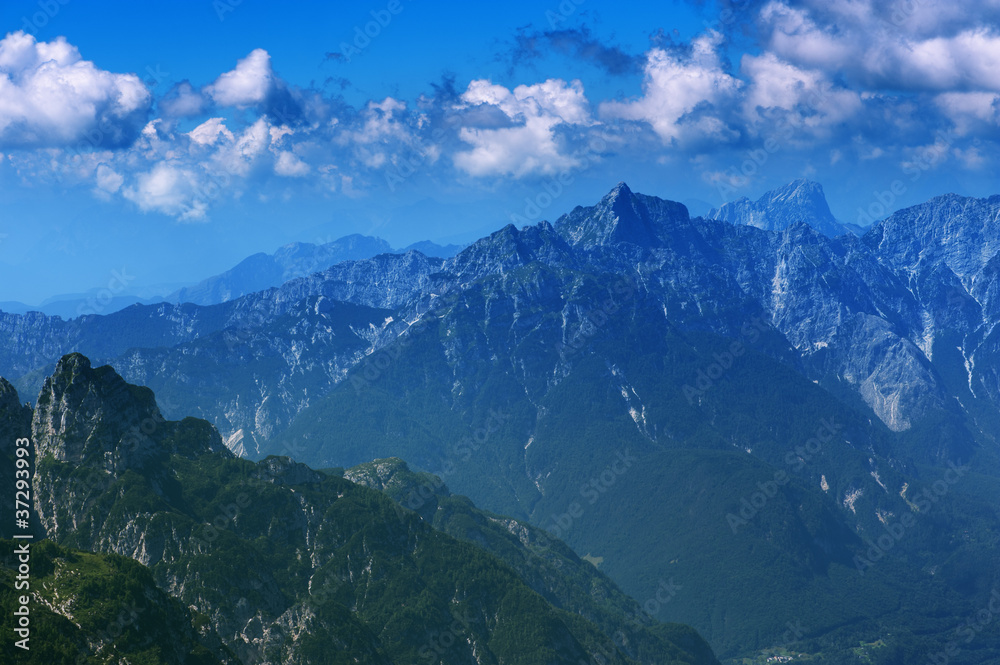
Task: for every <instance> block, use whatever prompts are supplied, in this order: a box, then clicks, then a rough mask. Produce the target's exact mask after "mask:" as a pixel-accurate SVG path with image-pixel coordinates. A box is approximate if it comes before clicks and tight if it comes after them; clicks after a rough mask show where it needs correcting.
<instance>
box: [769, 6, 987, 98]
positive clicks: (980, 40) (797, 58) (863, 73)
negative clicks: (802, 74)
mask: <svg viewBox="0 0 1000 665" xmlns="http://www.w3.org/2000/svg"><path fill="white" fill-rule="evenodd" d="M807 5H810V6H796V7H792V6H790V5H788V4H786V3H785V2H783V1H779V0H772V2H770V3H768V4H767V5H766V6H765V7H764V8H763V9H762V10H761V12H760V17H759V23H760V28H761V32H762V33H763V34H764V46H765V47H766V48H767V49H768V50H770V51H772V52H773V53H775V54H776V55H778V56H780V57H781V58H782V59H784V60H787V61H789V62H791V63H794V64H796V65H799V66H802V67H805V68H814V69H822V70H823V71H826V72H828V73H830V74H833V73H843V74H846V75H847V76H848V77H849V78H850V79H851V80H853V81H854V82H855V83H857V84H859V85H862V86H865V87H869V88H873V89H885V90H922V91H936V92H944V91H959V90H968V89H974V90H991V91H996V92H1000V34H998V32H997V29H996V28H995V25H996V24H995V22H990V21H989V20H986V19H987V17H988V16H991V15H992V16H994V17H996V16H997V15H998V13H1000V3H997V2H996V0H989V1H988V2H950V3H944V2H914V1H913V0H897V1H896V2H875V1H874V0H832V1H829V2H823V3H820V2H817V1H816V0H810V2H808V3H807Z"/></svg>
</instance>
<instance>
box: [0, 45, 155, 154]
mask: <svg viewBox="0 0 1000 665" xmlns="http://www.w3.org/2000/svg"><path fill="white" fill-rule="evenodd" d="M150 102H151V99H150V94H149V91H147V90H146V87H145V86H144V85H143V84H142V82H141V81H140V80H139V77H137V76H135V75H134V74H114V73H111V72H107V71H103V70H100V69H98V68H97V67H96V66H95V65H94V63H92V62H89V61H86V60H83V59H82V58H81V57H80V52H79V51H78V50H77V49H76V47H75V46H72V45H71V44H69V43H68V42H67V41H66V40H65V38H63V37H59V38H57V39H56V40H54V41H52V42H38V41H36V40H35V38H34V37H33V36H31V35H28V34H25V33H23V32H15V33H11V34H8V35H7V36H6V37H5V38H4V39H3V40H0V146H3V147H13V148H38V147H55V146H77V145H80V144H81V143H82V144H84V145H85V146H86V145H91V146H93V147H100V146H116V145H122V144H125V143H128V142H129V141H130V140H131V139H132V138H134V135H135V132H136V130H137V129H138V128H139V127H141V126H142V124H143V122H144V121H145V116H146V113H147V112H148V110H149V107H150Z"/></svg>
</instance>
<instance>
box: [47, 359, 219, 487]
mask: <svg viewBox="0 0 1000 665" xmlns="http://www.w3.org/2000/svg"><path fill="white" fill-rule="evenodd" d="M31 429H32V435H33V438H34V442H35V446H36V451H37V454H38V456H39V457H40V458H44V457H46V456H51V457H52V458H54V459H56V460H59V461H67V462H74V463H77V464H87V465H91V466H94V467H96V468H101V469H103V470H105V471H109V472H112V473H116V472H119V471H122V470H124V469H126V468H136V467H141V466H144V465H145V464H146V462H148V461H149V460H150V459H153V458H155V457H159V456H160V455H161V454H163V453H165V452H183V453H184V454H199V453H201V452H209V451H212V450H214V451H219V452H221V451H224V450H225V447H224V446H223V444H222V441H221V439H220V437H219V435H218V432H216V431H215V429H214V428H213V427H212V426H211V425H209V424H208V423H205V422H203V421H198V420H195V419H187V420H185V421H183V422H181V423H176V422H170V421H167V420H165V419H164V417H163V416H162V414H161V413H160V409H159V408H158V407H157V405H156V399H155V397H154V396H153V391H151V390H150V389H149V388H145V387H140V386H134V385H132V384H130V383H128V382H126V381H125V380H124V379H123V378H122V377H121V376H119V375H118V373H117V372H115V370H114V369H112V368H111V367H110V366H107V365H106V366H103V367H98V368H93V367H91V364H90V360H89V359H88V358H87V357H85V356H84V355H82V354H80V353H70V354H68V355H65V356H63V357H62V359H60V361H59V363H58V364H57V365H56V368H55V371H54V372H53V373H52V376H50V377H49V378H47V379H46V380H45V383H44V384H43V386H42V390H41V392H40V393H39V395H38V401H37V405H36V408H35V412H34V418H33V420H32V424H31ZM178 441H181V442H182V443H183V447H184V448H186V449H185V450H184V451H180V450H177V449H176V448H177V446H178V445H180V444H178V443H177V442H178ZM188 449H189V450H188Z"/></svg>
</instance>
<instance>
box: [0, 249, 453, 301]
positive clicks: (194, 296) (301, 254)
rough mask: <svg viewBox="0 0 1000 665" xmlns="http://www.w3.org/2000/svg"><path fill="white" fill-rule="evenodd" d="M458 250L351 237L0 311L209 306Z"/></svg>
mask: <svg viewBox="0 0 1000 665" xmlns="http://www.w3.org/2000/svg"><path fill="white" fill-rule="evenodd" d="M461 249H462V247H461V246H460V245H438V244H437V243H433V242H431V241H429V240H424V241H421V242H416V243H413V244H412V245H409V246H407V247H405V248H403V249H393V248H392V247H391V246H390V245H389V243H387V242H386V241H385V240H382V239H381V238H373V237H371V236H364V235H359V234H354V235H349V236H344V237H343V238H339V239H337V240H333V241H328V242H322V243H319V244H314V243H304V242H296V243H290V244H288V245H285V246H283V247H280V248H279V249H278V250H277V251H276V252H274V253H273V254H265V253H263V252H260V253H258V254H254V255H252V256H250V257H247V258H246V259H244V260H243V261H240V263H238V264H237V265H236V266H234V267H233V268H231V269H229V270H227V271H225V272H223V273H220V274H218V275H215V276H212V277H208V278H206V279H203V280H202V281H200V282H198V283H197V284H192V285H187V286H183V287H181V288H176V289H174V288H171V289H170V290H169V291H164V290H163V288H164V287H162V286H161V287H150V288H145V289H139V290H135V289H131V288H130V287H129V284H130V282H131V281H132V280H133V279H134V277H133V276H131V275H129V274H128V270H127V269H125V268H123V269H122V270H121V271H115V272H114V273H113V274H112V278H111V280H110V281H109V284H108V286H107V287H103V288H97V289H91V290H90V291H88V292H87V293H71V294H63V295H58V296H53V297H51V298H48V299H46V300H45V301H44V302H42V304H41V305H37V306H32V305H26V304H24V303H22V302H18V301H6V302H0V311H3V312H7V313H10V314H27V313H28V312H41V313H43V314H46V315H48V316H58V317H61V318H63V319H67V320H69V319H74V318H77V317H79V316H84V315H87V314H113V313H114V312H117V311H119V310H122V309H125V308H126V307H129V306H131V305H155V304H157V303H161V302H168V303H174V304H181V303H194V304H197V305H215V304H219V303H223V302H227V301H229V300H233V299H235V298H238V297H240V296H243V295H246V294H248V293H254V292H256V291H262V290H264V289H268V288H271V287H274V286H280V285H281V284H283V283H285V282H287V281H288V280H290V279H293V278H295V277H302V276H305V275H309V274H311V273H314V272H317V271H319V270H322V269H324V268H327V267H329V266H331V265H334V264H336V263H340V262H341V261H353V260H358V259H366V258H371V257H373V256H376V255H378V254H405V253H406V252H410V251H417V252H421V253H422V254H425V255H427V256H438V257H444V258H447V257H451V256H454V255H455V254H457V253H458V252H459V251H461ZM132 291H134V293H131V292H132Z"/></svg>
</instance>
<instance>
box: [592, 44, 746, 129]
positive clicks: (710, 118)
mask: <svg viewBox="0 0 1000 665" xmlns="http://www.w3.org/2000/svg"><path fill="white" fill-rule="evenodd" d="M722 41H723V38H722V35H721V34H720V33H718V32H715V31H710V32H708V33H707V34H705V35H702V36H701V37H699V38H697V39H695V40H694V42H693V43H692V44H691V48H690V50H689V52H686V53H685V52H682V51H680V50H679V49H673V50H670V51H668V50H666V49H663V48H654V49H652V50H650V52H649V53H648V54H647V58H646V65H645V68H644V73H645V79H644V83H643V96H642V97H640V98H639V99H635V100H631V101H626V102H618V101H614V102H605V103H603V104H601V107H600V110H601V115H602V116H603V117H605V118H611V119H622V120H632V121H641V122H646V123H649V125H651V126H652V128H653V130H654V131H655V132H656V133H657V135H659V137H660V138H661V139H663V141H664V142H666V143H673V142H677V143H679V144H685V143H690V142H697V141H703V140H712V141H719V142H727V141H731V140H733V139H735V138H737V136H738V131H737V130H736V129H734V128H733V127H731V126H730V124H729V122H728V121H727V117H726V116H727V109H729V108H730V107H731V106H733V104H734V102H735V100H736V99H737V97H738V95H739V94H740V91H741V89H742V88H743V85H744V84H743V81H741V80H739V79H737V78H735V77H734V76H732V75H731V74H729V73H728V72H726V71H725V70H724V69H723V66H722V60H721V58H720V56H719V52H718V50H719V47H720V45H721V44H722Z"/></svg>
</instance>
